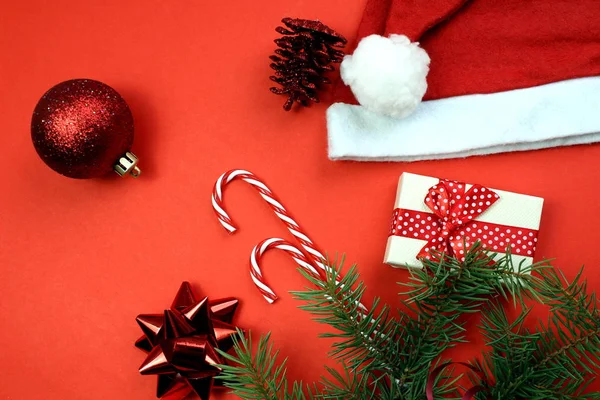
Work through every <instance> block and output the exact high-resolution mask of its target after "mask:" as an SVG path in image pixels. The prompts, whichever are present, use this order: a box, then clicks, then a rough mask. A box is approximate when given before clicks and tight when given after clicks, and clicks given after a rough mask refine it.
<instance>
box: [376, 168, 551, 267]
mask: <svg viewBox="0 0 600 400" xmlns="http://www.w3.org/2000/svg"><path fill="white" fill-rule="evenodd" d="M543 203H544V199H542V198H540V197H534V196H528V195H524V194H518V193H512V192H506V191H502V190H497V189H490V188H486V187H484V186H481V185H472V184H467V183H464V182H458V181H452V180H448V179H438V178H432V177H429V176H421V175H415V174H409V173H406V172H405V173H403V174H402V175H401V176H400V181H399V183H398V192H397V195H396V204H395V206H394V212H393V217H392V226H391V230H390V236H389V238H388V241H387V247H386V252H385V259H384V262H385V263H386V264H389V265H391V266H393V267H416V268H420V267H422V263H421V261H420V260H421V259H423V258H429V257H430V255H431V253H430V252H431V251H432V250H437V251H440V252H444V253H445V254H448V255H451V256H454V257H457V258H458V259H461V260H463V259H464V255H465V253H466V250H467V249H468V248H469V247H470V246H472V245H473V244H474V243H475V242H476V241H480V242H481V244H482V245H483V247H484V248H485V249H487V250H490V251H492V252H497V253H499V254H503V253H507V252H510V254H511V257H512V261H513V264H514V265H521V263H523V264H522V265H523V266H527V265H531V264H532V263H533V257H534V255H535V247H536V244H537V236H538V230H539V226H540V219H541V216H542V206H543Z"/></svg>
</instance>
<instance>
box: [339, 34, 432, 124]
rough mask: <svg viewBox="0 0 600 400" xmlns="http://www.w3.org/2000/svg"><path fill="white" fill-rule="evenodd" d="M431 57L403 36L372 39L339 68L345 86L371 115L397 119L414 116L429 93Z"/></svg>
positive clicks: (363, 41)
mask: <svg viewBox="0 0 600 400" xmlns="http://www.w3.org/2000/svg"><path fill="white" fill-rule="evenodd" d="M429 61H430V59H429V56H428V55H427V52H426V51H425V50H423V49H422V48H421V47H419V43H413V42H411V41H410V39H409V38H408V37H406V36H404V35H390V37H389V38H386V37H383V36H379V35H371V36H367V37H365V38H364V39H362V40H361V41H360V43H359V44H358V47H357V48H356V50H355V51H354V54H353V55H347V56H346V57H345V58H344V61H343V62H342V65H341V67H340V73H341V76H342V80H343V81H344V83H345V84H346V85H348V86H350V88H351V89H352V92H353V93H354V96H355V97H356V100H358V102H359V103H360V104H361V105H362V106H364V107H365V108H366V109H368V110H369V111H372V112H375V113H378V114H382V115H387V116H390V117H395V118H404V117H407V116H408V115H410V114H412V113H413V112H414V111H415V110H416V108H417V106H418V105H419V103H421V100H422V99H423V96H424V95H425V92H426V91H427V79H426V78H427V73H428V72H429Z"/></svg>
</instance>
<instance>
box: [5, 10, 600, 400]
mask: <svg viewBox="0 0 600 400" xmlns="http://www.w3.org/2000/svg"><path fill="white" fill-rule="evenodd" d="M363 7H364V0H361V1H347V0H319V1H307V0H304V1H301V0H297V1H281V0H260V1H242V0H230V1H216V2H213V1H184V0H179V1H177V0H170V1H158V0H144V1H140V0H135V1H122V0H102V1H100V0H89V1H66V0H53V1H44V0H31V1H9V0H5V1H3V2H2V3H1V4H0V93H1V94H0V121H1V122H2V129H1V133H0V152H1V153H0V155H1V157H0V170H1V171H2V174H1V177H2V178H1V183H2V187H1V189H0V191H1V194H0V210H1V211H0V293H1V294H0V296H1V297H0V300H1V301H0V320H1V321H2V329H0V343H2V350H1V351H0V366H1V367H0V368H1V371H0V372H1V373H0V398H2V399H89V400H92V399H107V398H111V399H131V400H143V399H152V398H153V396H154V390H155V380H154V378H153V377H142V376H140V375H139V374H138V372H137V368H138V367H139V365H140V363H141V362H142V360H143V358H144V355H143V353H142V352H140V351H139V350H137V349H136V348H134V347H133V342H134V341H135V339H136V338H137V337H138V336H139V334H140V331H139V329H138V327H137V325H136V324H135V316H136V315H137V314H138V313H147V312H160V311H161V310H162V309H164V308H165V307H167V306H168V305H169V304H170V302H171V300H172V297H173V296H174V294H175V292H176V290H177V288H178V287H179V284H180V283H181V281H182V280H189V281H191V282H192V283H193V285H194V287H195V288H196V289H197V291H198V292H201V293H203V294H206V295H209V296H210V297H212V298H217V297H223V296H230V295H235V296H237V297H239V298H240V299H241V300H242V302H243V303H242V305H241V307H240V309H239V312H238V318H237V322H238V324H239V325H240V326H243V327H244V328H246V329H251V330H252V331H254V332H255V333H256V334H259V333H265V332H267V331H272V332H273V339H274V342H275V345H276V346H277V347H279V348H281V350H282V354H283V355H284V356H289V357H290V361H289V375H290V377H292V378H297V379H303V380H304V381H309V382H310V381H314V380H316V379H318V377H319V376H320V375H321V374H322V373H323V372H324V370H323V368H322V365H323V364H324V363H325V362H327V361H326V360H327V351H328V350H329V345H330V342H328V341H326V340H321V339H317V334H318V333H319V332H322V330H323V327H321V326H319V325H318V324H317V323H315V322H313V321H311V319H310V317H309V315H307V314H306V313H304V312H302V311H299V310H297V308H296V306H297V305H298V304H297V303H296V302H294V301H293V300H292V299H291V298H290V296H289V295H288V294H286V290H292V289H301V288H302V287H304V285H305V282H304V280H303V278H302V277H301V276H300V275H299V274H298V273H297V272H296V271H295V265H294V264H293V263H292V261H291V260H289V259H287V258H286V257H285V256H284V255H281V254H272V255H269V256H268V257H267V258H266V259H265V274H266V275H267V277H268V280H269V282H270V283H271V285H272V286H273V287H274V288H275V290H276V291H277V292H278V294H279V295H280V297H281V298H282V299H281V300H280V301H279V302H278V303H276V304H275V305H268V304H267V303H266V302H265V301H264V300H263V299H262V297H261V296H259V294H258V292H257V291H256V290H255V288H254V286H253V284H252V282H251V280H250V277H249V276H248V266H247V260H248V255H249V252H250V250H251V248H252V247H253V246H254V244H256V243H257V242H258V241H259V240H261V239H263V238H266V237H271V236H284V237H288V234H287V232H286V231H285V230H284V228H283V226H282V225H281V224H280V222H279V221H278V220H277V219H276V218H275V217H274V216H273V215H272V213H271V211H270V210H269V208H268V207H266V206H265V204H263V202H262V201H260V199H259V197H258V196H257V195H256V193H255V192H254V191H253V190H252V189H251V188H249V187H246V186H244V185H243V184H235V185H233V186H232V187H230V188H229V189H228V191H227V194H226V196H225V197H226V204H227V208H228V210H229V211H230V212H231V214H232V216H233V217H234V219H235V220H236V221H237V222H238V224H239V225H240V227H241V229H240V231H239V233H237V234H236V235H235V236H231V237H230V236H228V235H227V234H226V233H225V232H224V231H223V230H222V228H221V227H220V225H219V224H218V223H217V221H216V220H215V217H214V215H213V212H212V209H211V206H210V201H209V197H210V193H211V189H212V185H213V183H214V181H215V179H216V178H217V177H218V176H219V175H220V174H221V173H222V172H224V171H225V170H227V169H230V168H245V169H249V170H251V171H253V172H255V173H257V174H258V175H259V176H261V177H263V178H264V179H265V180H266V181H267V182H268V184H269V185H270V186H271V187H272V189H273V190H274V191H275V192H276V193H277V194H278V196H279V197H280V198H281V199H282V200H283V202H284V203H285V205H286V207H288V208H289V210H291V212H292V213H293V214H294V216H296V218H297V219H298V220H299V221H300V222H301V224H302V225H303V226H304V227H305V229H306V230H307V231H308V232H309V234H310V236H311V237H312V238H313V239H314V240H315V242H317V244H318V245H319V246H321V247H322V248H323V249H325V250H327V251H328V252H329V253H330V254H335V253H338V252H339V253H345V254H346V255H347V260H348V261H349V262H357V263H359V265H360V272H361V275H362V278H363V279H364V280H365V281H366V284H367V286H368V291H367V296H368V298H370V297H372V296H374V295H379V296H382V297H383V299H384V300H385V301H386V302H388V303H390V304H391V305H393V306H396V305H398V296H397V292H398V291H399V290H400V288H399V287H398V285H396V284H395V282H397V281H405V280H406V279H407V273H406V271H402V270H394V269H392V268H390V267H387V266H385V265H383V264H382V262H381V260H382V257H383V252H384V248H385V241H386V235H387V229H388V225H389V219H390V213H391V211H392V206H393V201H394V196H395V189H396V183H397V179H398V176H399V175H400V174H401V173H402V172H403V171H410V172H414V173H420V174H426V175H433V176H444V177H448V178H453V179H458V180H464V181H468V182H478V183H482V184H484V185H488V186H490V187H495V188H499V189H504V190H511V191H516V192H523V193H529V194H532V195H536V196H541V197H544V198H545V199H546V203H545V208H544V214H543V218H542V227H541V233H540V242H539V247H538V255H539V257H540V258H541V257H553V258H555V259H556V263H557V265H559V266H560V267H561V268H562V269H563V270H564V271H565V272H566V274H567V275H568V276H573V275H574V274H575V272H576V271H577V269H578V268H579V267H580V266H581V265H583V264H585V265H587V274H586V276H587V277H588V279H589V282H590V288H592V289H597V288H598V287H599V286H600V277H599V274H598V273H597V272H596V268H597V267H598V264H599V261H600V259H599V258H600V257H599V256H598V251H597V248H596V247H597V239H598V235H597V233H596V229H597V226H598V225H600V214H599V213H598V211H599V206H598V204H599V203H598V200H597V198H598V195H599V194H600V191H599V190H598V188H597V184H598V182H599V178H600V170H599V169H598V158H599V157H600V146H599V145H589V146H577V147H571V148H558V149H551V150H543V151H536V152H526V153H514V154H503V155H495V156H488V157H477V158H469V159H459V160H447V161H431V162H419V163H414V164H374V163H373V164H368V163H364V164H362V163H351V162H345V163H341V162H335V163H334V162H331V161H329V160H328V159H327V154H326V145H327V140H326V132H325V118H324V115H325V109H326V104H321V105H319V106H316V107H312V108H310V109H305V110H301V111H298V112H296V111H294V112H290V113H285V112H283V111H282V109H281V105H282V103H283V101H284V98H283V97H277V96H274V95H272V94H270V93H269V91H268V87H269V86H270V81H269V80H268V76H269V74H270V70H269V60H268V56H269V55H270V54H271V53H272V51H273V49H274V44H273V42H272V40H273V39H274V38H275V37H276V33H275V32H274V28H275V27H276V26H277V25H278V23H279V20H280V19H281V18H282V17H284V16H296V17H304V18H320V19H321V20H323V21H324V22H326V23H327V24H329V25H330V26H332V27H334V28H336V29H338V30H339V31H340V32H342V33H343V34H346V35H347V36H348V37H350V38H352V37H354V33H355V30H356V27H357V26H358V22H359V19H360V15H361V12H362V9H363ZM82 77H87V78H93V79H98V80H101V81H103V82H106V83H108V84H109V85H111V86H112V87H114V88H115V89H116V90H117V91H119V92H120V93H121V94H122V95H123V96H124V97H125V99H126V100H127V101H128V103H129V104H130V106H131V109H132V111H133V114H134V117H135V121H136V139H135V144H134V147H133V151H134V152H135V153H136V154H137V155H138V156H139V157H140V159H141V163H140V166H141V168H142V169H143V175H142V177H141V178H140V179H138V180H133V179H122V180H121V179H118V178H117V177H116V175H115V176H114V177H113V176H111V177H108V178H105V179H100V180H90V181H78V180H71V179H67V178H64V177H62V176H60V175H58V174H56V173H54V172H53V171H51V170H50V169H49V168H47V167H46V166H45V165H44V164H43V163H42V162H41V161H40V159H39V158H38V156H37V155H36V153H35V151H34V149H33V146H32V144H31V140H30V133H29V125H30V118H31V112H32V110H33V108H34V106H35V104H36V102H37V100H38V98H39V97H40V96H41V95H42V94H43V93H44V92H45V91H46V90H47V89H48V88H50V87H51V86H53V85H54V84H56V83H58V82H60V81H63V80H67V79H71V78H82ZM325 100H327V99H325ZM324 103H327V101H325V102H324ZM482 134H485V132H482ZM448 135H452V132H448ZM470 326H471V327H472V329H475V324H470ZM470 338H471V339H472V340H473V341H474V342H475V343H477V345H478V346H479V344H481V343H482V339H481V337H479V336H478V335H477V334H476V331H473V334H471V335H470ZM478 346H471V347H468V346H463V347H461V348H460V349H459V350H458V351H456V352H455V356H456V357H457V358H460V359H463V360H467V359H470V358H471V357H473V356H475V355H476V354H477V353H478V352H479V351H480V350H481V349H482V348H478ZM329 363H330V364H331V362H329ZM596 387H598V386H596ZM224 397H225V396H224ZM215 398H219V396H215Z"/></svg>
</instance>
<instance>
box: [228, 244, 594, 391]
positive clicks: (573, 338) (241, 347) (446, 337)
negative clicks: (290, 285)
mask: <svg viewBox="0 0 600 400" xmlns="http://www.w3.org/2000/svg"><path fill="white" fill-rule="evenodd" d="M433 256H434V257H433V259H432V260H425V261H424V268H422V269H411V270H410V280H409V282H407V283H404V284H402V285H403V286H404V287H405V288H407V293H405V294H407V295H408V296H409V301H408V302H407V306H408V310H406V311H399V312H398V315H397V316H392V312H391V310H390V308H389V306H387V305H380V300H379V298H375V299H374V301H373V303H372V306H371V307H370V308H369V309H368V310H367V309H366V308H365V307H364V306H362V302H363V295H364V292H365V286H364V283H363V282H361V281H360V280H359V275H358V272H357V269H356V266H352V267H351V268H350V270H349V271H348V272H347V273H346V275H345V277H343V278H342V276H341V274H340V271H341V268H342V263H337V262H336V263H333V265H331V263H329V262H328V263H327V264H328V265H329V268H327V269H326V270H327V273H326V277H325V279H324V280H321V279H318V278H315V277H313V276H311V275H309V274H307V273H305V272H303V271H302V270H301V272H302V273H303V275H304V276H305V277H306V279H307V280H308V281H309V282H310V283H311V284H312V287H310V288H307V289H306V290H304V291H302V292H294V293H293V294H294V297H295V298H296V299H298V300H301V301H302V302H303V303H304V304H303V305H302V306H301V308H302V309H304V310H306V311H308V312H309V313H311V314H312V315H314V316H315V319H316V320H317V321H319V322H321V323H324V324H327V325H329V326H331V327H332V328H334V332H332V333H325V334H323V335H321V336H322V337H329V338H334V339H336V341H335V342H334V344H333V349H332V352H331V355H332V357H333V358H335V359H336V360H338V361H339V363H340V369H330V368H326V370H327V372H328V376H327V377H324V378H322V380H321V382H319V384H315V385H312V386H304V385H303V384H302V383H301V382H300V383H298V382H294V383H293V384H291V385H290V384H288V381H287V379H286V371H285V360H284V361H283V362H282V363H281V364H278V362H277V355H278V353H277V352H276V351H273V346H272V344H271V342H270V337H269V335H265V336H263V337H261V338H260V340H259V343H258V345H257V348H256V350H255V352H254V354H253V346H252V340H251V337H250V336H249V335H248V337H246V336H245V334H244V333H242V332H239V338H238V339H236V340H235V342H234V352H235V355H230V354H224V353H222V355H223V356H224V357H225V358H226V359H227V360H228V361H229V362H230V365H223V366H222V368H223V373H222V375H221V379H222V380H223V381H224V382H225V385H226V386H227V387H229V388H230V389H232V390H233V392H234V393H235V394H236V395H238V396H239V397H241V398H242V399H266V400H274V399H283V400H295V399H302V400H304V399H307V398H310V399H327V400H334V399H335V400H346V399H348V400H374V399H378V400H379V399H381V400H424V399H425V397H426V396H425V388H426V385H427V382H428V380H429V379H430V373H431V371H432V370H433V369H435V368H436V367H437V366H438V365H440V364H441V363H442V362H446V360H442V356H443V353H444V351H445V350H447V349H448V348H450V347H452V346H455V345H456V344H457V343H460V342H461V341H464V338H463V335H464V327H463V322H462V321H461V319H460V316H461V315H465V314H469V313H473V312H477V311H481V312H482V313H483V322H482V326H481V330H482V333H483V334H484V336H485V338H486V341H487V343H488V345H489V346H490V351H489V352H487V353H485V354H484V355H483V358H482V360H475V361H474V362H473V363H472V364H473V365H474V366H475V367H477V368H479V369H480V370H481V371H482V373H483V374H484V379H481V378H480V377H479V376H477V375H476V374H473V373H469V376H470V378H471V380H472V382H473V383H474V384H477V385H481V386H484V387H485V388H486V391H485V392H480V393H478V394H477V395H476V397H477V399H489V398H492V399H497V400H511V399H514V400H525V399H539V400H541V399H600V394H599V393H597V392H596V393H591V394H589V393H588V394H584V393H585V389H586V388H587V385H588V384H589V382H591V381H592V378H593V377H594V374H597V370H598V369H599V368H598V366H599V365H600V338H599V336H598V335H599V333H600V318H599V311H598V310H599V308H598V303H597V299H596V296H595V294H593V293H592V294H587V287H586V283H585V281H583V280H582V279H581V274H579V275H578V276H577V277H576V279H575V280H574V281H573V282H571V283H569V282H568V281H567V280H566V279H565V278H564V277H563V276H562V275H561V274H560V273H559V272H558V271H557V270H556V269H554V268H553V267H551V266H550V265H549V264H547V263H540V264H534V265H533V266H525V265H524V264H520V265H513V263H512V258H511V257H510V255H504V256H499V255H497V254H490V253H487V252H485V251H484V250H483V249H482V248H481V246H480V245H479V244H477V245H475V246H474V247H473V248H472V249H471V250H470V251H468V252H467V254H466V255H465V259H464V261H460V260H458V259H456V258H452V257H447V256H445V255H444V254H441V253H435V254H433ZM526 299H530V300H535V301H538V302H543V303H546V304H549V305H550V307H551V313H552V315H551V317H550V319H549V322H548V324H547V326H540V327H538V328H537V329H535V330H533V331H531V330H529V329H527V328H526V327H525V321H526V319H527V316H528V314H529V312H530V309H529V308H527V307H526V305H525V300H526ZM507 300H508V301H511V302H512V304H513V306H514V307H517V308H518V309H520V310H521V314H520V315H519V316H518V317H517V318H516V319H514V320H512V321H511V320H509V318H508V317H507V315H506V313H505V310H504V308H503V306H502V304H505V303H507ZM460 378H461V376H460V375H459V376H455V375H454V373H453V371H452V370H450V369H448V371H444V372H443V373H442V374H440V375H439V376H438V377H437V378H436V381H435V385H434V396H435V398H436V399H441V398H445V399H446V398H458V397H457V396H459V395H458V392H457V390H456V386H457V382H458V380H459V379H460Z"/></svg>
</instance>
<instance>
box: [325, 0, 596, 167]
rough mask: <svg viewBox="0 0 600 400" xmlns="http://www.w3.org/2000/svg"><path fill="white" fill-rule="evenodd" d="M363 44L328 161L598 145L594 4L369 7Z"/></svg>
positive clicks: (333, 115) (445, 2) (349, 75)
mask: <svg viewBox="0 0 600 400" xmlns="http://www.w3.org/2000/svg"><path fill="white" fill-rule="evenodd" d="M358 36H359V39H362V40H361V41H360V42H359V44H358V46H357V48H356V50H355V51H354V54H353V55H349V56H346V58H345V59H344V62H343V63H342V65H341V67H340V72H341V75H342V80H343V81H344V83H345V84H346V85H348V87H346V86H344V85H342V84H340V85H339V86H338V90H337V92H336V95H335V96H336V100H337V102H336V103H335V104H333V105H332V106H331V107H330V108H329V110H328V111H327V127H328V135H329V156H330V158H331V159H334V160H335V159H338V160H339V159H350V160H364V161H416V160H427V159H437V158H454V157H465V156H471V155H480V154H490V153H499V152H505V151H515V150H531V149H540V148H546V147H553V146H563V145H573V144H581V143H592V142H597V141H600V76H599V75H600V1H599V0H576V1H571V0H471V1H469V0H427V1H422V0H368V2H367V8H366V11H365V14H364V16H363V20H362V22H361V25H360V28H359V34H358ZM423 95H424V98H423ZM421 98H423V100H425V101H423V102H422V103H421ZM357 103H360V105H357Z"/></svg>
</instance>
